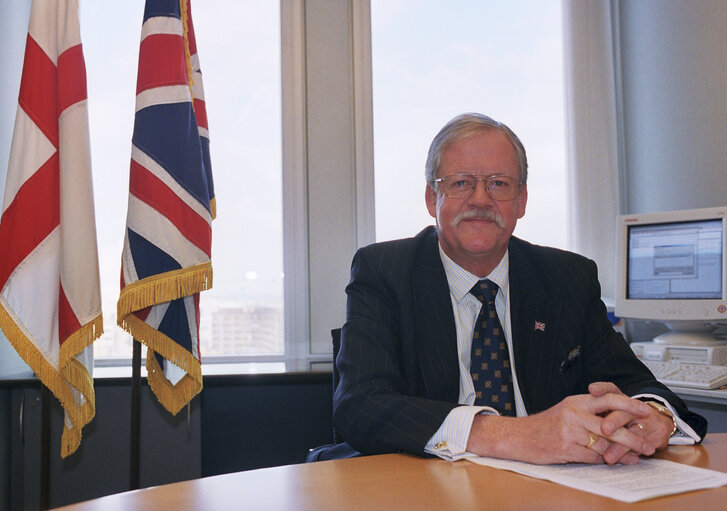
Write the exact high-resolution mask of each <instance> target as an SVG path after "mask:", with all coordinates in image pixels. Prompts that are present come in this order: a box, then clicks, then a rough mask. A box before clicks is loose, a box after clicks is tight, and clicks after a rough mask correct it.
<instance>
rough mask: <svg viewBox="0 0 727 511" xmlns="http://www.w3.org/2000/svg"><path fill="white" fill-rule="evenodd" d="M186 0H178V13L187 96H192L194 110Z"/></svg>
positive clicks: (192, 73)
mask: <svg viewBox="0 0 727 511" xmlns="http://www.w3.org/2000/svg"><path fill="white" fill-rule="evenodd" d="M187 9H189V5H188V3H187V0H179V14H180V16H181V17H182V28H183V31H184V34H183V36H184V59H185V60H186V62H187V83H188V84H189V96H190V98H192V110H194V91H193V90H192V85H193V84H194V76H193V75H194V72H193V71H192V53H191V52H190V51H189V27H188V26H187Z"/></svg>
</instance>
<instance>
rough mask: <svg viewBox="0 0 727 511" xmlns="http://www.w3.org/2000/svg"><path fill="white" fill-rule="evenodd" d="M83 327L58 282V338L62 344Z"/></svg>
mask: <svg viewBox="0 0 727 511" xmlns="http://www.w3.org/2000/svg"><path fill="white" fill-rule="evenodd" d="M80 328H81V323H79V322H78V318H76V313H75V312H73V309H72V308H71V304H70V303H69V302H68V298H67V297H66V293H65V291H63V286H62V285H61V283H60V282H59V283H58V338H59V341H60V344H61V346H62V345H63V343H64V342H65V340H66V339H68V338H69V337H70V336H71V334H72V333H73V332H75V331H77V330H79V329H80Z"/></svg>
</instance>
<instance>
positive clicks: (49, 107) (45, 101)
mask: <svg viewBox="0 0 727 511" xmlns="http://www.w3.org/2000/svg"><path fill="white" fill-rule="evenodd" d="M56 80H57V76H56V66H55V64H53V61H52V60H51V59H49V58H48V55H46V54H45V52H44V51H43V49H42V48H41V47H40V46H38V43H36V42H35V40H34V39H33V38H32V37H30V34H28V40H27V42H26V43H25V62H24V63H23V76H22V78H21V81H20V96H19V98H18V104H19V105H20V107H21V108H22V109H23V110H24V111H25V113H26V114H28V117H30V118H31V119H33V122H35V124H37V125H38V128H40V130H41V131H42V132H43V134H44V135H45V136H46V137H48V140H50V142H51V143H52V144H53V146H54V147H56V148H57V147H58V104H57V99H56V97H57V94H56V92H57V82H56Z"/></svg>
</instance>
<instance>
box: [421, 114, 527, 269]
mask: <svg viewBox="0 0 727 511" xmlns="http://www.w3.org/2000/svg"><path fill="white" fill-rule="evenodd" d="M457 173H467V174H475V175H477V176H493V175H499V176H510V177H513V178H515V179H516V180H518V181H519V179H520V172H519V168H518V159H517V153H516V152H515V148H514V147H513V146H512V144H511V143H510V141H509V140H508V138H507V136H506V135H505V134H504V133H503V132H501V131H499V130H497V129H494V128H493V129H485V130H482V131H480V132H478V133H475V134H474V135H471V136H469V137H467V138H465V139H464V140H459V141H456V142H452V143H450V144H449V145H447V146H446V147H445V149H444V150H443V151H442V155H441V161H440V165H439V175H438V176H437V177H440V178H442V177H445V176H448V175H450V174H457ZM527 198H528V194H527V189H526V188H525V187H524V186H523V188H522V190H520V193H519V195H518V196H517V197H515V199H514V200H510V201H496V200H493V199H492V198H491V197H490V196H489V194H488V193H487V190H486V189H485V183H484V181H480V182H478V183H477V187H476V188H475V190H474V191H473V192H472V195H470V197H469V198H467V199H451V198H449V197H447V196H446V195H445V194H444V183H441V182H440V183H439V186H438V191H437V192H435V191H434V190H432V189H431V188H430V187H429V186H427V189H426V202H427V209H428V210H429V214H430V215H432V216H433V217H434V218H436V220H437V232H438V234H439V242H440V243H441V245H442V249H443V250H444V252H445V253H446V254H447V255H448V256H449V257H450V258H451V259H452V260H453V261H454V262H456V263H457V264H459V265H460V266H462V267H463V268H464V269H466V270H468V271H470V272H471V273H474V274H475V275H477V276H479V277H484V276H485V275H487V274H489V273H490V271H492V270H493V269H494V267H495V266H496V265H497V263H499V262H500V259H502V257H503V255H504V254H505V250H507V244H508V241H509V240H510V236H511V235H512V232H513V230H514V229H515V224H517V221H518V219H519V218H522V216H523V215H524V214H525V204H526V202H527ZM486 210H488V211H489V212H491V213H493V214H494V215H495V216H496V217H499V219H498V220H487V219H482V218H477V217H474V218H464V219H462V218H461V215H463V214H464V215H466V214H468V213H477V212H484V211H486ZM498 224H499V225H498ZM483 272H484V273H483Z"/></svg>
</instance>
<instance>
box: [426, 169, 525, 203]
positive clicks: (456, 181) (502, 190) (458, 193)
mask: <svg viewBox="0 0 727 511" xmlns="http://www.w3.org/2000/svg"><path fill="white" fill-rule="evenodd" d="M479 181H484V183H485V189H486V190H487V193H488V194H489V195H490V197H492V198H493V199H494V200H503V201H504V200H513V199H515V197H517V195H518V193H520V188H521V187H522V186H521V183H520V181H518V180H517V179H515V178H513V177H509V176H476V175H474V174H450V175H449V176H444V177H440V178H438V179H435V180H434V182H435V183H443V184H444V194H445V195H446V196H447V197H449V198H450V199H467V198H469V196H470V195H472V192H474V191H475V188H476V187H477V183H478V182H479Z"/></svg>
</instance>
